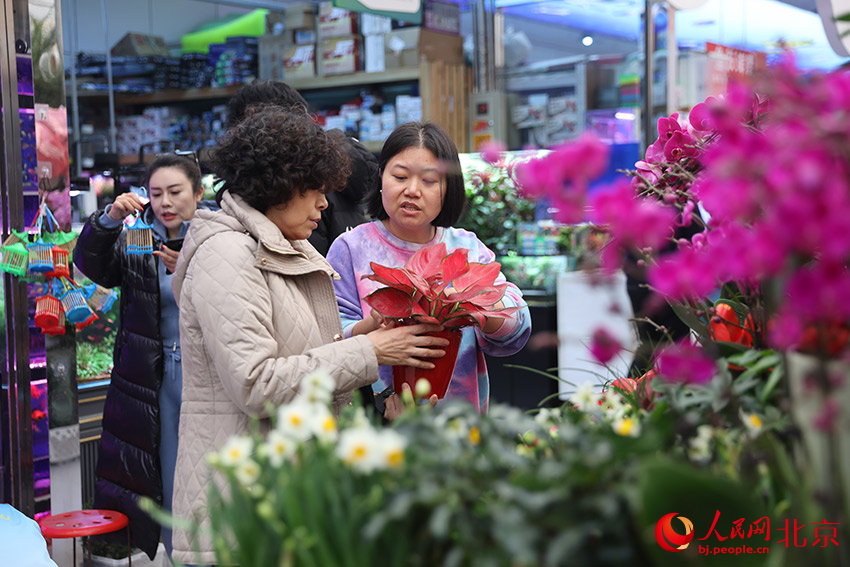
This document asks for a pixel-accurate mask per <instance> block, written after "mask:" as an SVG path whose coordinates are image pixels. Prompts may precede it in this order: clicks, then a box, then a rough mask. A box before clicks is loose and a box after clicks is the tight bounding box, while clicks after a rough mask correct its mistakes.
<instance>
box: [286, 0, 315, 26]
mask: <svg viewBox="0 0 850 567" xmlns="http://www.w3.org/2000/svg"><path fill="white" fill-rule="evenodd" d="M283 27H284V29H287V30H300V29H313V28H315V27H316V18H315V10H314V9H313V5H312V4H292V5H291V6H287V7H286V8H285V9H284V11H283Z"/></svg>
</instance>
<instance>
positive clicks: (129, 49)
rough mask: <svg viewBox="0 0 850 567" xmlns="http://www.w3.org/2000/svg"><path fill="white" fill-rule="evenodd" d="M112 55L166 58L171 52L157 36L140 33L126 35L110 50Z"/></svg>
mask: <svg viewBox="0 0 850 567" xmlns="http://www.w3.org/2000/svg"><path fill="white" fill-rule="evenodd" d="M110 51H111V53H112V55H134V56H144V55H161V56H164V57H168V56H170V55H171V52H170V51H169V49H168V46H167V45H166V44H165V40H164V39H162V38H161V37H159V36H157V35H146V34H142V33H128V34H126V35H124V37H122V38H121V39H120V40H119V41H118V43H116V44H115V45H113V46H112V49H111V50H110Z"/></svg>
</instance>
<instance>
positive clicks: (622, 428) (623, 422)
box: [612, 417, 640, 437]
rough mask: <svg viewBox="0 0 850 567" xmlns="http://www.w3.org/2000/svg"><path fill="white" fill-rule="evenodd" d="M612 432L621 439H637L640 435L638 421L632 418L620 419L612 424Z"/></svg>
mask: <svg viewBox="0 0 850 567" xmlns="http://www.w3.org/2000/svg"><path fill="white" fill-rule="evenodd" d="M612 427H613V428H614V432H615V433H616V434H617V435H621V436H623V437H637V436H638V435H640V421H638V420H637V419H636V418H634V417H621V418H619V419H617V420H615V421H614V423H613V424H612Z"/></svg>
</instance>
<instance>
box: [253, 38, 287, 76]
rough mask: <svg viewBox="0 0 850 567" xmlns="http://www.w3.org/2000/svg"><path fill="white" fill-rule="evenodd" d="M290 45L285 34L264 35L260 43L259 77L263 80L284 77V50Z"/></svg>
mask: <svg viewBox="0 0 850 567" xmlns="http://www.w3.org/2000/svg"><path fill="white" fill-rule="evenodd" d="M287 47H289V43H288V42H287V40H286V37H285V35H264V36H262V37H261V38H260V44H259V57H258V59H259V77H260V79H262V80H266V81H268V80H273V81H280V80H282V79H283V63H282V60H283V51H284V50H285V49H286V48H287Z"/></svg>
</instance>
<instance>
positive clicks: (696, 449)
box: [688, 425, 714, 462]
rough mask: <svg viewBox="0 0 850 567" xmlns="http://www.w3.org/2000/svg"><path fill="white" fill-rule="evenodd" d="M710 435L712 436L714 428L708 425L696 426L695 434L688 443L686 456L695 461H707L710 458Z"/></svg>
mask: <svg viewBox="0 0 850 567" xmlns="http://www.w3.org/2000/svg"><path fill="white" fill-rule="evenodd" d="M712 437H714V430H713V429H712V428H711V426H710V425H700V426H699V427H697V434H696V435H695V436H694V437H693V438H692V439H691V440H690V442H689V444H688V457H690V458H691V460H693V461H697V462H705V461H708V460H709V459H710V458H711V439H712Z"/></svg>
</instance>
